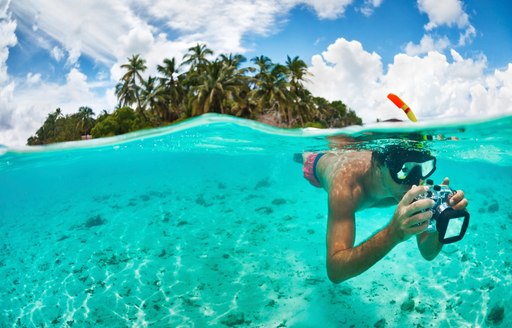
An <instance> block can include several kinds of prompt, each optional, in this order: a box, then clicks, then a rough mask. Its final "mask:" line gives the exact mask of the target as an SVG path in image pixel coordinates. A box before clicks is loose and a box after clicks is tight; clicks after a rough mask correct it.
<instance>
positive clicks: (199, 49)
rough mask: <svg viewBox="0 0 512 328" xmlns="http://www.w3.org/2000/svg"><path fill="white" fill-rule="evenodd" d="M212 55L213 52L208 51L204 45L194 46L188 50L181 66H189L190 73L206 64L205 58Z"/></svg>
mask: <svg viewBox="0 0 512 328" xmlns="http://www.w3.org/2000/svg"><path fill="white" fill-rule="evenodd" d="M211 55H213V51H212V50H211V49H208V48H207V47H206V45H205V44H200V43H198V44H196V45H195V46H194V47H191V48H188V53H186V54H185V56H183V63H182V65H189V66H190V71H194V70H196V69H201V68H203V67H204V66H205V65H206V64H208V62H209V61H208V59H207V58H206V57H207V56H211Z"/></svg>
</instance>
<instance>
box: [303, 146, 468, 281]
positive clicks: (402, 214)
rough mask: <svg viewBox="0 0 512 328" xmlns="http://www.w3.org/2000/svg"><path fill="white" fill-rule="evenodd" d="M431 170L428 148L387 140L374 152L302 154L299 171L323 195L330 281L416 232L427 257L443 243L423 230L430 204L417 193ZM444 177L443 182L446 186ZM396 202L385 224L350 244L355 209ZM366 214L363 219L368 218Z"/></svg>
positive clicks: (459, 206) (458, 197)
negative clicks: (393, 143) (408, 146)
mask: <svg viewBox="0 0 512 328" xmlns="http://www.w3.org/2000/svg"><path fill="white" fill-rule="evenodd" d="M435 169H436V166H435V157H433V156H431V155H430V153H429V152H428V151H425V150H420V149H408V148H406V147H403V146H399V145H392V146H387V147H385V148H383V149H382V150H378V151H367V150H361V151H347V152H343V153H340V154H336V153H334V152H326V153H320V154H318V153H306V154H304V167H303V171H304V176H305V178H306V179H308V181H310V182H311V184H313V185H314V186H317V187H320V188H323V189H325V190H326V191H327V194H328V223H327V274H328V277H329V279H330V280H331V281H332V282H334V283H340V282H342V281H344V280H347V279H350V278H352V277H355V276H357V275H359V274H361V273H363V272H365V271H366V270H368V269H369V268H370V267H372V266H373V265H374V264H375V263H377V262H378V261H379V260H381V259H382V258H383V257H384V256H385V255H386V254H387V253H388V252H389V251H391V249H393V247H395V246H396V245H398V244H399V243H401V242H403V241H406V240H407V239H409V238H410V237H412V236H416V239H417V244H418V248H419V250H420V253H421V255H422V256H423V257H424V258H425V259H426V260H429V261H431V260H433V259H434V258H435V257H436V256H437V255H438V254H439V252H440V251H441V248H442V244H441V242H440V238H439V235H438V233H437V232H434V233H432V232H427V231H426V230H427V228H428V226H429V220H430V219H431V217H432V214H433V212H432V211H430V210H428V209H430V208H432V207H433V206H434V201H433V200H432V199H429V198H424V199H419V200H416V198H417V197H418V196H420V195H422V194H424V193H425V192H426V191H427V190H428V188H429V187H427V186H423V185H420V184H421V183H422V181H423V180H424V179H426V178H427V177H429V176H430V175H432V173H434V171H435ZM448 184H449V180H448V178H445V179H444V181H443V183H442V185H446V186H447V185H448ZM447 199H448V204H449V205H451V207H452V208H453V209H454V210H465V208H466V207H467V205H468V201H467V199H466V198H464V192H462V191H461V190H458V191H456V192H455V193H454V194H453V195H450V196H449V197H448V198H447ZM395 204H398V205H397V207H396V210H395V212H394V214H393V217H392V218H391V220H390V222H389V224H388V225H387V226H385V227H384V228H382V229H381V230H380V231H378V232H377V233H375V234H374V235H373V236H371V237H370V238H368V239H367V240H366V241H364V242H362V243H361V244H359V245H357V246H355V245H354V241H355V213H356V212H358V211H360V210H363V209H366V208H371V207H384V206H391V205H395ZM367 219H368V218H367Z"/></svg>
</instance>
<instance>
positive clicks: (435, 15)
mask: <svg viewBox="0 0 512 328" xmlns="http://www.w3.org/2000/svg"><path fill="white" fill-rule="evenodd" d="M462 5H463V3H462V1H461V0H443V1H438V0H418V8H419V10H420V12H423V13H425V14H427V16H428V19H429V22H428V23H427V24H426V25H425V30H427V31H432V30H433V29H435V28H438V27H441V26H448V27H452V26H456V27H458V28H459V29H460V30H464V32H463V33H461V34H460V37H459V40H458V45H459V46H464V45H466V44H467V43H468V42H471V41H472V39H473V38H474V37H475V35H476V30H475V28H474V27H473V25H471V23H470V21H469V16H468V14H467V13H466V12H465V11H464V8H463V6H462Z"/></svg>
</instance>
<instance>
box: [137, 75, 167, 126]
mask: <svg viewBox="0 0 512 328" xmlns="http://www.w3.org/2000/svg"><path fill="white" fill-rule="evenodd" d="M156 81H157V78H156V77H152V76H149V77H148V80H147V81H144V82H143V85H142V88H141V92H140V99H141V106H142V108H143V110H149V111H150V112H156V114H157V115H156V116H158V118H159V121H161V120H164V121H165V120H166V118H167V116H166V115H167V111H168V110H167V109H168V106H167V101H166V99H165V97H164V93H163V89H162V88H160V87H159V86H158V85H157V84H156ZM159 123H160V122H159Z"/></svg>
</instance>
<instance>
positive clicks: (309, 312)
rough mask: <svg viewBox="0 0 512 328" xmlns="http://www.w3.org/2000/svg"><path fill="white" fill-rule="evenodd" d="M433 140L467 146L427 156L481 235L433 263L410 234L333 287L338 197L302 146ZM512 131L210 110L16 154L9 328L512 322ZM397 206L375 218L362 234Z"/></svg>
mask: <svg viewBox="0 0 512 328" xmlns="http://www.w3.org/2000/svg"><path fill="white" fill-rule="evenodd" d="M420 132H421V133H427V134H431V135H435V136H439V135H444V136H455V137H457V138H458V140H457V141H454V140H437V139H440V138H435V139H436V140H435V141H431V142H428V146H429V147H430V148H432V149H433V151H434V152H435V153H436V154H437V156H438V170H437V172H436V173H435V174H434V176H433V178H434V180H436V181H440V180H441V179H442V178H443V177H445V176H449V177H450V179H451V184H452V186H453V187H455V188H457V189H463V190H464V191H465V193H466V196H467V198H468V199H469V201H470V205H469V207H468V210H469V211H470V213H471V215H472V217H471V223H470V227H469V229H468V232H467V234H466V236H465V237H464V239H463V240H462V241H460V242H458V243H455V244H452V245H447V246H445V247H444V248H443V250H442V252H441V254H440V255H439V256H438V257H437V258H436V259H435V260H434V261H432V262H427V261H425V260H423V259H422V258H421V256H420V254H419V251H418V250H417V248H416V245H415V242H414V241H413V239H411V240H409V241H406V242H404V243H402V244H400V245H398V246H397V247H395V248H394V249H393V250H392V251H391V252H390V253H389V254H388V255H387V256H386V257H385V258H384V259H383V260H381V261H380V262H378V263H377V264H376V265H375V266H373V267H372V268H371V269H370V270H368V271H367V272H365V273H364V274H362V275H360V276H358V277H356V278H353V279H351V280H349V281H347V282H344V283H341V284H339V285H334V284H332V283H331V282H329V280H328V279H327V276H326V273H325V233H326V214H327V206H326V205H327V204H326V194H325V192H324V191H322V190H320V189H317V188H314V187H312V186H310V185H309V184H308V183H307V181H305V180H304V179H303V178H302V167H301V165H300V164H297V163H296V162H294V161H293V154H294V153H301V152H302V151H312V150H313V151H316V150H324V149H327V148H328V147H329V143H328V141H327V138H326V137H327V136H333V135H340V134H342V135H344V136H348V137H352V138H354V139H355V140H356V141H358V142H359V143H358V145H359V146H361V147H369V148H371V147H376V146H381V145H383V144H386V143H387V142H389V141H390V140H392V139H394V138H396V137H398V136H400V137H402V138H404V137H416V136H417V134H418V133H420ZM511 137H512V116H507V117H502V118H497V119H493V120H487V121H478V122H477V121H473V122H447V123H443V124H442V125H434V124H428V123H425V124H422V125H407V124H406V125H396V124H388V125H386V124H383V125H373V126H365V127H351V128H348V129H343V130H324V131H319V130H280V129H275V128H270V127H268V126H264V125H261V124H258V123H254V122H250V121H245V120H239V119H234V118H229V117H224V116H218V115H207V116H203V117H200V118H197V119H194V120H190V121H187V122H184V123H182V124H180V125H177V126H171V127H168V128H164V129H158V130H151V131H143V132H138V133H135V134H130V135H127V136H122V137H117V138H112V139H102V140H93V141H84V142H79V143H66V144H60V145H55V146H49V147H42V148H24V149H8V148H5V147H0V154H1V155H0V183H1V188H0V199H1V205H0V223H1V225H0V277H2V279H3V282H2V283H1V284H0V327H54V326H55V327H71V326H73V327H146V326H147V327H206V326H219V327H223V326H224V327H225V326H242V327H244V326H247V327H350V326H353V327H374V326H375V327H386V326H387V327H395V326H401V327H411V326H417V327H475V326H476V327H478V326H488V325H490V326H493V325H495V326H502V327H510V326H511V325H512V293H511V290H512V289H511V281H512V254H511V252H510V250H511V248H512V234H511V228H510V227H511V226H512V195H511V194H510V186H511V185H512V170H511V168H512V152H511V149H512V148H511V146H512V141H511V140H512V139H511ZM393 211H394V208H393V207H389V208H383V209H382V208H381V209H370V210H365V211H363V212H360V213H358V215H357V242H361V241H363V240H364V239H366V238H368V237H369V236H370V235H371V234H372V233H374V232H375V231H377V230H378V229H380V228H382V227H383V226H385V225H386V224H387V223H388V221H389V220H390V218H391V216H392V214H393Z"/></svg>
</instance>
